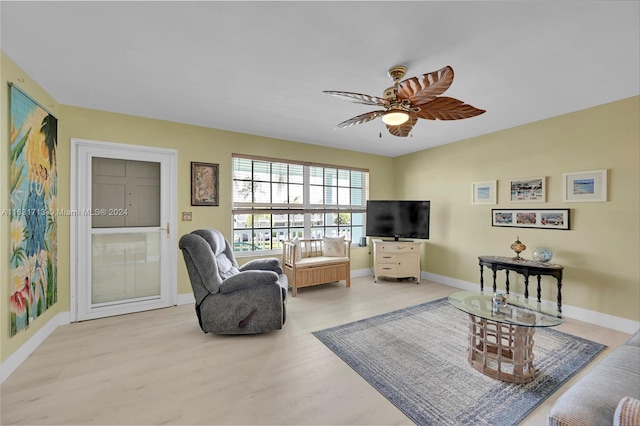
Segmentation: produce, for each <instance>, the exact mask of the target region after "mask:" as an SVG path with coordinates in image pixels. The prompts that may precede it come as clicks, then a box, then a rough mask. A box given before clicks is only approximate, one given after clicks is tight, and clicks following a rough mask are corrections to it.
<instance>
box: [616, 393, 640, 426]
mask: <svg viewBox="0 0 640 426" xmlns="http://www.w3.org/2000/svg"><path fill="white" fill-rule="evenodd" d="M637 425H640V399H636V398H631V397H630V396H625V397H624V398H622V399H621V400H620V403H618V408H616V412H615V414H614V417H613V426H637Z"/></svg>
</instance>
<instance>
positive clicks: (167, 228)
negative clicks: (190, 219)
mask: <svg viewBox="0 0 640 426" xmlns="http://www.w3.org/2000/svg"><path fill="white" fill-rule="evenodd" d="M160 230H161V231H167V240H168V239H169V235H170V234H171V228H170V227H169V222H167V227H166V228H160Z"/></svg>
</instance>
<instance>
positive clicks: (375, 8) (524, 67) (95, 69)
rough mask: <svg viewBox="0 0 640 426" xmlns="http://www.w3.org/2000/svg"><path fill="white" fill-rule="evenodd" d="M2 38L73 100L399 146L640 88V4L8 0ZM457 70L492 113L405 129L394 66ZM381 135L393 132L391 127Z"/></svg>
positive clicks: (504, 124)
mask: <svg viewBox="0 0 640 426" xmlns="http://www.w3.org/2000/svg"><path fill="white" fill-rule="evenodd" d="M0 8H1V9H0V15H1V24H2V29H1V39H0V41H1V46H2V50H3V51H4V53H5V54H7V55H8V56H9V57H10V58H11V59H12V60H13V61H15V62H16V63H17V64H18V66H20V67H21V68H22V69H23V70H24V71H25V72H26V73H27V74H28V77H29V78H32V79H33V80H35V81H36V82H37V83H38V84H39V85H40V86H42V87H43V88H44V89H45V90H46V91H47V92H48V93H49V94H50V95H51V96H53V98H54V99H55V100H56V101H57V102H59V103H61V104H64V105H72V106H78V107H84V108H93V109H98V110H104V111H113V112H119V113H124V114H130V115H136V116H144V117H151V118H157V119H162V120H169V121H175V122H180V123H187V124H193V125H198V126H205V127H212V128H218V129H226V130H231V131H236V132H242V133H248V134H255V135H262V136H268V137H273V138H278V139H286V140H292V141H299V142H305V143H311V144H317V145H326V146H330V147H338V148H344V149H351V150H355V151H362V152H370V153H375V154H381V155H386V156H392V157H395V156H398V155H402V154H407V153H411V152H415V151H419V150H422V149H426V148H430V147H434V146H438V145H442V144H446V143H451V142H455V141H458V140H461V139H465V138H469V137H474V136H477V135H481V134H486V133H490V132H494V131H497V130H501V129H505V128H509V127H514V126H518V125H521V124H524V123H529V122H533V121H537V120H541V119H545V118H548V117H552V116H555V115H559V114H563V113H567V112H572V111H577V110H580V109H584V108H588V107H591V106H595V105H600V104H603V103H607V102H611V101H615V100H619V99H623V98H627V97H630V96H635V95H638V94H639V93H640V90H639V86H640V77H639V75H640V24H639V21H640V2H638V1H633V0H632V1H588V2H577V1H495V2H487V1H425V2H420V1H411V2H400V1H389V2H381V1H376V2H369V1H353V2H289V1H286V2H270V1H259V2H245V1H234V2H205V1H196V2H179V1H175V2H151V1H142V2H87V1H84V2H81V1H73V2H53V1H45V2H31V1H27V2H24V1H20V2H8V1H2V2H1V3H0ZM396 64H404V65H406V66H407V67H408V68H409V71H408V72H407V77H412V76H416V75H420V74H424V73H427V72H431V71H434V70H437V69H439V68H441V67H443V66H445V65H451V66H452V67H453V69H454V70H455V76H456V77H455V79H454V81H453V84H452V86H451V88H450V89H449V90H448V91H447V92H446V93H445V96H451V97H455V98H458V99H460V100H463V101H465V102H467V103H469V104H471V105H473V106H475V107H478V108H482V109H485V110H487V112H486V113H485V114H483V115H480V116H478V117H474V118H470V119H466V120H459V121H427V120H420V121H419V122H418V124H417V125H416V126H415V128H414V130H413V135H412V137H409V138H397V137H394V136H391V135H389V134H388V133H386V131H385V130H384V127H383V125H382V124H381V123H380V120H379V119H378V120H376V121H374V122H370V123H366V124H362V125H359V126H354V127H350V128H347V129H342V130H338V131H336V130H334V126H335V125H336V124H338V123H339V122H341V121H344V120H346V119H347V118H350V117H353V116H355V115H359V114H362V113H365V112H368V111H371V110H375V109H378V108H377V107H371V106H367V105H360V104H355V103H349V102H344V101H341V100H339V99H336V98H333V97H330V96H328V95H326V94H323V93H322V91H323V90H343V91H351V92H359V93H365V94H369V95H375V96H381V95H382V91H383V90H384V89H385V88H387V87H389V86H390V85H391V81H390V80H389V79H388V77H387V76H386V72H387V69H388V68H389V67H391V66H393V65H396ZM381 130H382V133H383V135H382V137H380V132H381Z"/></svg>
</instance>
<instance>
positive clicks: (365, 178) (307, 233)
mask: <svg viewBox="0 0 640 426" xmlns="http://www.w3.org/2000/svg"><path fill="white" fill-rule="evenodd" d="M236 159H243V160H250V161H252V162H254V161H258V162H266V163H269V164H270V165H271V164H273V163H278V164H289V165H291V164H293V165H298V166H302V167H303V182H302V185H303V202H302V204H296V205H295V207H293V208H292V207H291V204H288V203H264V202H262V203H256V202H238V201H236V199H235V196H236V192H235V190H236V186H235V182H236V171H235V167H236V166H235V160H236ZM311 167H321V168H322V169H323V182H322V186H323V191H325V194H326V188H327V187H328V186H329V185H326V182H324V173H325V170H326V169H336V173H337V175H339V174H340V172H341V171H348V172H349V173H350V174H351V173H353V172H361V173H362V178H361V180H362V188H359V187H358V186H352V185H351V182H352V181H351V176H350V179H349V186H348V188H349V196H350V199H349V202H350V203H351V202H352V201H353V197H352V196H351V191H353V190H354V189H361V191H362V196H361V197H360V198H361V203H360V204H355V205H354V204H337V203H338V201H339V200H336V204H311V200H310V198H311V194H310V193H311V191H310V188H311V186H312V185H311V176H310V171H311ZM253 179H254V176H252V178H251V182H255V181H254V180H253ZM269 182H270V183H271V182H272V181H270V180H269ZM286 184H287V185H289V184H292V182H288V181H287V183H286ZM232 185H233V188H232V240H233V243H232V244H233V245H234V250H235V244H236V241H235V239H236V238H235V236H236V231H238V230H241V229H244V228H236V226H235V217H236V215H238V214H260V213H262V214H270V215H274V214H278V213H281V214H302V215H303V217H304V223H303V227H302V229H303V235H302V238H305V239H308V238H311V235H312V228H318V227H312V226H311V215H312V214H313V213H323V214H326V213H361V214H362V215H363V220H362V224H356V225H353V223H351V224H349V225H348V227H349V228H350V229H351V230H353V228H361V230H362V236H364V231H365V226H366V222H365V220H366V217H365V215H366V205H367V200H368V198H369V196H368V195H369V191H368V186H369V170H368V169H362V168H354V167H349V166H340V165H333V164H320V163H311V162H299V161H292V160H286V159H280V158H268V157H256V156H249V155H243V154H232ZM314 185H316V184H314ZM331 186H334V185H331ZM335 187H336V188H339V187H342V188H345V186H341V185H340V184H339V182H336V185H335ZM336 196H337V194H336ZM335 226H336V227H340V225H339V224H336V225H335ZM321 227H322V228H323V232H324V229H326V228H332V227H333V226H331V225H327V224H323V225H322V226H321ZM343 227H344V226H343ZM290 228H291V227H290V223H289V222H287V229H288V230H289V229H290ZM246 229H248V230H250V231H251V232H250V241H249V242H247V243H248V244H251V245H253V242H254V241H253V235H252V231H255V230H256V229H260V228H254V227H250V228H246ZM265 229H268V230H269V232H272V230H273V229H274V226H273V219H272V221H271V224H270V226H269V228H265ZM296 229H297V228H296ZM270 238H271V237H270ZM281 251H282V249H281V248H280V247H278V248H276V249H264V250H250V251H235V252H234V253H235V255H236V256H237V257H244V256H255V255H272V254H277V253H280V252H281Z"/></svg>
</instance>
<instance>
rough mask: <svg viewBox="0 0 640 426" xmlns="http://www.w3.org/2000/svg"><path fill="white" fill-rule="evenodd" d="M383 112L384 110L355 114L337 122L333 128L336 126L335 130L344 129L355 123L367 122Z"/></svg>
mask: <svg viewBox="0 0 640 426" xmlns="http://www.w3.org/2000/svg"><path fill="white" fill-rule="evenodd" d="M385 112H386V111H371V112H366V113H364V114H360V115H357V116H355V117H353V118H350V119H348V120H345V121H343V122H342V123H340V124H338V125H337V126H336V127H335V128H336V130H338V129H346V128H347V127H351V126H355V125H356V124H363V123H367V122H369V121H371V120H375V119H376V118H378V117H380V116H381V115H383V114H384V113H385Z"/></svg>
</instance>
